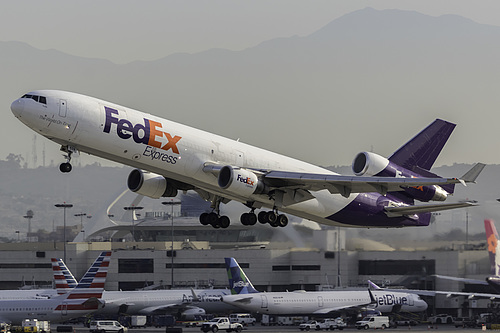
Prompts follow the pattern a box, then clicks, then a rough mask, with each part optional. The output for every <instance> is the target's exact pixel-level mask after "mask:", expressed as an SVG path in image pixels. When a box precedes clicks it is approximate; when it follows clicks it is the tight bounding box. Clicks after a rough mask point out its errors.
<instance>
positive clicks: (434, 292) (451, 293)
mask: <svg viewBox="0 0 500 333" xmlns="http://www.w3.org/2000/svg"><path fill="white" fill-rule="evenodd" d="M382 289H383V290H385V291H392V292H406V293H410V294H417V295H422V296H436V295H445V296H446V297H458V296H465V297H467V298H469V299H474V298H484V299H491V300H493V299H497V300H500V294H486V293H467V292H461V291H441V290H419V289H391V288H382Z"/></svg>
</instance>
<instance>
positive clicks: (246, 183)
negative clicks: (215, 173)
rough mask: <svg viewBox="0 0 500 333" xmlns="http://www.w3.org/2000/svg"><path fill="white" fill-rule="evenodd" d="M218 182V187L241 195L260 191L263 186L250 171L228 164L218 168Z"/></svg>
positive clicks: (262, 189)
mask: <svg viewBox="0 0 500 333" xmlns="http://www.w3.org/2000/svg"><path fill="white" fill-rule="evenodd" d="M218 183H219V187H220V188H222V189H224V190H227V191H229V192H232V193H235V194H239V195H243V196H249V195H252V194H259V193H262V192H263V191H264V187H265V186H264V184H263V183H262V182H261V181H260V180H259V178H258V177H257V175H256V174H255V173H253V172H252V171H250V170H247V169H240V168H234V167H232V166H229V165H226V166H223V167H222V168H221V169H220V172H219V179H218Z"/></svg>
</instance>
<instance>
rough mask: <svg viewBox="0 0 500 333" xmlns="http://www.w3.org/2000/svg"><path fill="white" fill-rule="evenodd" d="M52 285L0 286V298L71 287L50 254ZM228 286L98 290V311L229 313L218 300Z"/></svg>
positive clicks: (47, 293)
mask: <svg viewBox="0 0 500 333" xmlns="http://www.w3.org/2000/svg"><path fill="white" fill-rule="evenodd" d="M52 271H53V273H54V281H55V285H56V289H32V290H0V300H7V299H10V300H12V299H39V298H41V299H48V298H53V297H56V296H57V295H63V294H66V293H68V292H70V291H71V290H73V289H74V288H75V286H76V285H77V282H76V279H75V277H74V276H73V274H72V273H71V271H70V270H69V269H68V267H67V266H66V264H65V263H64V261H63V260H62V259H55V258H52ZM228 294H230V290H229V289H191V290H187V289H176V290H146V291H106V290H104V291H103V293H102V298H101V301H102V303H103V306H102V307H100V308H99V309H98V310H96V313H98V314H111V315H117V314H128V315H152V314H164V313H180V314H181V317H183V318H186V319H194V317H195V316H197V315H204V314H206V313H229V312H234V311H235V310H237V309H238V308H237V307H235V306H232V305H229V304H226V303H223V302H222V301H221V297H222V296H225V295H228Z"/></svg>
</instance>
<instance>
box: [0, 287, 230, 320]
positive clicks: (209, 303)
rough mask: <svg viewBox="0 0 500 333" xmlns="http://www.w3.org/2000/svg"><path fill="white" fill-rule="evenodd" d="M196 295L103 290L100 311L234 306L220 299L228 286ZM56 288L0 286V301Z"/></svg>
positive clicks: (47, 294)
mask: <svg viewBox="0 0 500 333" xmlns="http://www.w3.org/2000/svg"><path fill="white" fill-rule="evenodd" d="M193 291H194V292H195V294H196V295H197V297H198V299H193V294H192V291H191V290H187V289H185V290H175V289H174V290H146V291H104V292H103V294H102V302H103V303H104V306H103V307H102V308H100V309H98V310H97V312H98V313H100V314H112V315H116V314H118V313H125V314H129V315H140V314H144V315H150V314H155V313H157V314H161V313H172V312H178V311H180V312H183V311H184V310H185V309H188V308H201V309H203V310H204V311H205V312H206V313H229V312H234V311H235V310H237V309H238V308H237V307H235V306H232V305H230V304H226V303H223V302H222V301H221V300H220V299H221V297H222V296H226V295H229V294H230V293H231V292H230V291H229V290H228V289H194V290H193ZM57 296H58V295H57V290H56V289H32V290H0V304H1V301H3V300H9V301H14V300H37V299H48V298H54V297H57Z"/></svg>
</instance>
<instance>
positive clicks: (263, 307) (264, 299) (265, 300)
mask: <svg viewBox="0 0 500 333" xmlns="http://www.w3.org/2000/svg"><path fill="white" fill-rule="evenodd" d="M260 299H261V301H262V305H261V308H262V309H267V296H266V295H260Z"/></svg>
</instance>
